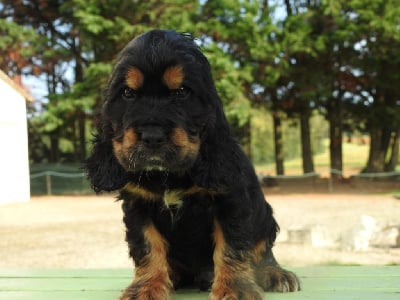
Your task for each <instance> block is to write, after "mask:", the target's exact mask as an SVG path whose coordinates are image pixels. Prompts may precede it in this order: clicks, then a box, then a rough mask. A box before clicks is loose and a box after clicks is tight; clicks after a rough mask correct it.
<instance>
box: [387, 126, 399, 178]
mask: <svg viewBox="0 0 400 300" xmlns="http://www.w3.org/2000/svg"><path fill="white" fill-rule="evenodd" d="M399 149H400V129H397V132H396V133H394V134H393V135H392V139H391V144H390V150H391V151H390V156H389V161H388V162H387V163H386V164H385V171H386V172H393V171H394V170H396V166H397V163H398V162H399Z"/></svg>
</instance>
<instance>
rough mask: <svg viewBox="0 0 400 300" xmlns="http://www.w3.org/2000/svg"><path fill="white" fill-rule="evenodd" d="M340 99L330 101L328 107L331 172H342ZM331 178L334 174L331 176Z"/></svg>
mask: <svg viewBox="0 0 400 300" xmlns="http://www.w3.org/2000/svg"><path fill="white" fill-rule="evenodd" d="M340 101H341V100H340V99H331V100H330V103H329V107H328V120H329V154H330V162H331V170H334V171H339V172H342V171H343V153H342V135H343V122H342V111H341V105H340ZM331 175H332V176H333V177H335V176H336V173H332V174H331Z"/></svg>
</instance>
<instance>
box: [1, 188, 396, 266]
mask: <svg viewBox="0 0 400 300" xmlns="http://www.w3.org/2000/svg"><path fill="white" fill-rule="evenodd" d="M114 199H115V198H114V197H113V196H110V195H108V196H97V197H96V196H65V197H33V198H32V200H31V201H30V202H29V203H18V204H7V205H2V206H0V237H1V238H0V268H130V267H131V266H132V263H131V261H130V260H129V259H128V254H127V246H126V244H125V241H124V227H123V224H122V213H121V209H120V203H118V202H115V201H114ZM267 199H268V201H269V202H270V203H271V204H272V206H273V207H274V210H275V215H276V217H277V219H278V223H279V224H280V226H281V232H282V233H281V235H280V237H278V242H277V243H276V247H275V254H276V257H277V259H278V261H280V262H281V264H283V265H288V266H290V265H293V266H299V265H313V264H373V265H375V264H379V265H381V264H400V248H396V249H394V248H393V249H375V248H374V249H372V250H370V249H369V250H367V251H348V250H342V249H340V248H338V249H326V248H323V249H321V248H313V247H311V245H309V244H306V245H302V244H290V243H287V242H285V238H284V235H285V233H287V230H288V229H290V228H293V227H306V228H307V227H310V226H315V225H319V226H323V227H324V228H326V230H327V231H328V233H329V236H330V237H331V238H332V239H334V240H336V239H338V238H339V237H340V236H341V235H342V234H343V233H345V232H349V231H351V230H352V229H354V228H356V227H357V226H359V225H360V220H361V216H362V215H369V216H372V217H374V218H376V219H377V220H378V221H379V222H380V223H382V224H384V225H388V224H397V225H399V224H400V219H399V216H400V200H396V199H394V198H393V197H392V196H390V195H354V194H348V195H347V194H340V195H334V194H289V195H288V194H286V195H277V194H273V195H270V196H268V197H267Z"/></svg>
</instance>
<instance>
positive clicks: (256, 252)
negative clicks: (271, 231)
mask: <svg viewBox="0 0 400 300" xmlns="http://www.w3.org/2000/svg"><path fill="white" fill-rule="evenodd" d="M265 246H266V245H265V241H263V240H261V241H260V242H258V243H257V244H256V246H255V247H254V249H253V260H254V263H255V264H258V263H260V261H261V260H262V258H263V254H264V252H265Z"/></svg>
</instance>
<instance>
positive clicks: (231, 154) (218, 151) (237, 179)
mask: <svg viewBox="0 0 400 300" xmlns="http://www.w3.org/2000/svg"><path fill="white" fill-rule="evenodd" d="M210 96H211V97H210V102H211V103H212V105H213V106H214V114H215V120H213V122H212V126H207V128H206V129H205V130H206V132H205V134H204V139H203V140H202V142H201V146H200V153H199V156H198V159H197V161H196V163H195V165H194V167H193V169H192V174H191V177H192V179H193V180H194V182H195V184H197V185H199V186H202V187H205V188H209V189H211V190H217V191H218V190H227V189H231V188H232V187H235V186H241V185H242V184H244V182H245V181H246V177H247V176H251V175H252V166H251V164H250V162H249V160H248V158H247V157H246V155H245V154H244V152H243V151H242V149H241V147H240V145H239V144H238V142H237V141H236V139H235V138H234V137H233V135H232V132H231V130H230V128H229V125H228V122H227V119H226V116H225V114H224V112H223V108H222V102H221V100H220V99H219V97H218V95H217V93H216V92H215V93H214V94H213V95H210Z"/></svg>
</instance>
